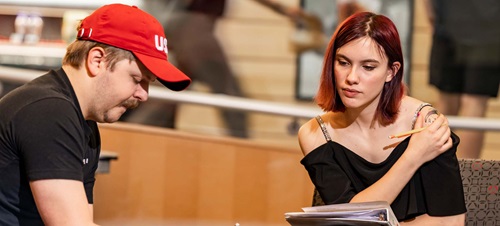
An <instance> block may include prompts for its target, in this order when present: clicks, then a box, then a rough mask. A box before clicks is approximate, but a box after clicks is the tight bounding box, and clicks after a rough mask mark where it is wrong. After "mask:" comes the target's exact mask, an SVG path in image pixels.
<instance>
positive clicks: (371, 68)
mask: <svg viewBox="0 0 500 226" xmlns="http://www.w3.org/2000/svg"><path fill="white" fill-rule="evenodd" d="M363 68H365V70H367V71H373V69H375V67H374V66H363Z"/></svg>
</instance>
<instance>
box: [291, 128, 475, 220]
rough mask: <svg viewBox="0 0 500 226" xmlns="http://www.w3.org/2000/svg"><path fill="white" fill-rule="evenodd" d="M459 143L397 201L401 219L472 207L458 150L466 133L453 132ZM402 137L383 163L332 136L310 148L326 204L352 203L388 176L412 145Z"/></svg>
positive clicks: (308, 160)
mask: <svg viewBox="0 0 500 226" xmlns="http://www.w3.org/2000/svg"><path fill="white" fill-rule="evenodd" d="M451 137H452V139H453V147H452V148H451V149H450V150H448V151H446V152H445V153H443V154H441V155H440V156H438V157H436V158H435V159H434V160H431V161H429V162H427V163H425V164H424V165H422V166H421V167H420V168H419V169H418V171H417V172H416V173H415V174H414V175H413V177H412V178H411V179H410V181H409V182H408V183H407V184H406V186H405V187H404V188H403V190H402V191H401V193H400V194H399V195H398V196H397V197H396V199H395V200H394V202H393V203H391V207H392V209H393V211H394V214H395V215H396V217H397V218H398V220H399V221H402V220H408V219H411V218H413V217H416V216H419V215H422V214H424V213H427V214H429V215H430V216H452V215H458V214H462V213H465V212H466V208H465V199H464V191H463V185H462V178H461V176H460V166H459V163H458V160H457V157H456V155H455V153H456V150H457V146H458V143H459V142H460V139H459V138H458V137H457V136H456V135H455V134H453V133H452V136H451ZM409 141H410V137H408V138H406V139H405V140H404V141H402V142H401V143H400V144H399V145H398V146H397V147H396V148H395V149H394V150H393V151H392V152H391V154H390V155H389V157H388V158H387V159H386V160H385V161H383V162H381V163H371V162H368V161H366V160H365V159H364V158H362V157H361V156H359V155H357V154H356V153H354V152H352V151H351V150H349V149H348V148H346V147H345V146H343V145H341V144H339V143H337V142H334V141H328V142H327V143H325V144H323V145H321V146H319V147H318V148H316V149H315V150H313V151H312V152H310V153H309V154H307V155H306V156H305V157H304V158H303V159H302V161H301V163H302V164H303V165H304V166H305V168H306V169H307V171H308V173H309V176H310V178H311V180H312V182H313V183H314V185H315V187H316V189H317V190H318V192H319V193H320V195H321V198H322V199H323V201H324V202H325V203H326V204H338V203H347V202H349V201H350V200H351V199H352V197H354V196H355V195H356V194H357V193H359V192H361V191H363V190H364V189H366V188H367V187H369V186H371V185H372V184H374V183H375V182H377V181H378V180H379V179H380V178H381V177H382V176H384V175H385V174H386V173H387V172H388V171H389V169H390V168H391V167H392V166H393V165H394V163H396V161H397V160H398V159H399V158H400V157H401V155H403V153H404V151H405V150H406V148H407V147H408V143H409Z"/></svg>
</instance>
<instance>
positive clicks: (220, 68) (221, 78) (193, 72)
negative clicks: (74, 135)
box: [123, 0, 305, 138]
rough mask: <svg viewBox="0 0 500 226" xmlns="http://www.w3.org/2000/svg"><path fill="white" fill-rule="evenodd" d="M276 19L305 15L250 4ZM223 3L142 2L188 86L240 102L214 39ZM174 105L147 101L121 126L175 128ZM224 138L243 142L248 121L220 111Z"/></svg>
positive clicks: (269, 0)
mask: <svg viewBox="0 0 500 226" xmlns="http://www.w3.org/2000/svg"><path fill="white" fill-rule="evenodd" d="M254 1H256V2H258V3H260V4H261V5H264V6H266V7H267V8H269V9H271V10H273V11H274V12H276V13H279V14H281V15H284V16H287V17H288V18H290V19H291V20H292V21H294V22H297V21H298V20H299V19H300V17H301V15H303V14H305V13H304V12H303V11H302V10H301V8H300V7H291V6H286V5H284V4H281V3H280V2H278V1H273V0H254ZM227 3H228V1H225V0H145V1H143V5H144V7H145V10H146V11H147V12H149V13H151V14H152V15H154V16H155V17H156V18H157V19H158V20H159V21H160V22H162V23H163V24H164V28H165V34H166V35H167V37H168V40H169V42H171V43H172V44H170V45H169V47H170V48H169V51H170V53H172V55H173V56H174V61H175V64H176V66H177V67H179V69H181V70H182V71H184V72H186V74H189V76H190V77H191V78H192V79H193V81H194V82H201V83H203V84H206V85H208V86H209V87H210V89H211V91H212V92H213V93H219V94H227V95H231V96H237V97H243V96H244V92H243V90H242V89H241V84H239V82H238V80H237V77H236V75H235V73H234V72H233V70H232V69H231V67H230V65H229V62H228V58H227V56H226V54H225V52H224V50H223V48H222V46H221V44H220V41H219V39H218V38H217V37H216V35H215V34H214V29H215V26H216V24H217V21H218V20H219V19H221V18H222V17H223V16H224V12H225V10H226V4H227ZM176 111H177V104H175V103H167V102H165V101H162V100H152V101H150V102H148V103H146V104H145V105H144V106H141V107H140V108H137V109H135V110H134V111H131V112H130V113H127V114H126V115H124V117H123V121H127V122H133V123H141V124H146V125H155V126H162V127H167V128H175V122H176ZM221 112H222V118H223V120H224V122H225V125H226V126H227V128H228V134H229V135H231V136H234V137H241V138H245V137H248V136H249V134H248V129H247V127H248V117H247V115H246V113H244V112H243V111H237V110H227V109H221Z"/></svg>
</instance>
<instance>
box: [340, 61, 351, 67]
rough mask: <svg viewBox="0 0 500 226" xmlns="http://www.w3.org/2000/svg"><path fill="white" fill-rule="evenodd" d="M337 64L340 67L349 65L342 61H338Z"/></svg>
mask: <svg viewBox="0 0 500 226" xmlns="http://www.w3.org/2000/svg"><path fill="white" fill-rule="evenodd" d="M338 64H339V65H341V66H346V65H349V62H347V61H343V60H338Z"/></svg>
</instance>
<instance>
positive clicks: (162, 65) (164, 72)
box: [134, 53, 191, 91]
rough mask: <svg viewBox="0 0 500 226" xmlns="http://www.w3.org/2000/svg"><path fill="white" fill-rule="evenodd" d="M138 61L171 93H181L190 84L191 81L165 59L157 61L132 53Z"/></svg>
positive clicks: (157, 59) (153, 58) (156, 59)
mask: <svg viewBox="0 0 500 226" xmlns="http://www.w3.org/2000/svg"><path fill="white" fill-rule="evenodd" d="M134 55H135V56H136V57H137V58H139V60H140V61H141V62H142V64H144V66H146V68H147V69H149V70H150V71H151V73H153V74H154V75H155V76H156V77H157V79H158V81H160V83H162V84H163V85H164V86H165V87H167V88H169V89H171V90H173V91H181V90H184V89H186V88H187V87H188V86H189V84H191V79H190V78H189V77H188V76H187V75H185V74H184V73H183V72H182V71H180V70H179V69H177V68H176V67H175V66H174V65H172V64H171V63H170V62H168V61H167V60H166V59H159V58H156V57H151V56H148V55H144V54H141V53H134Z"/></svg>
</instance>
